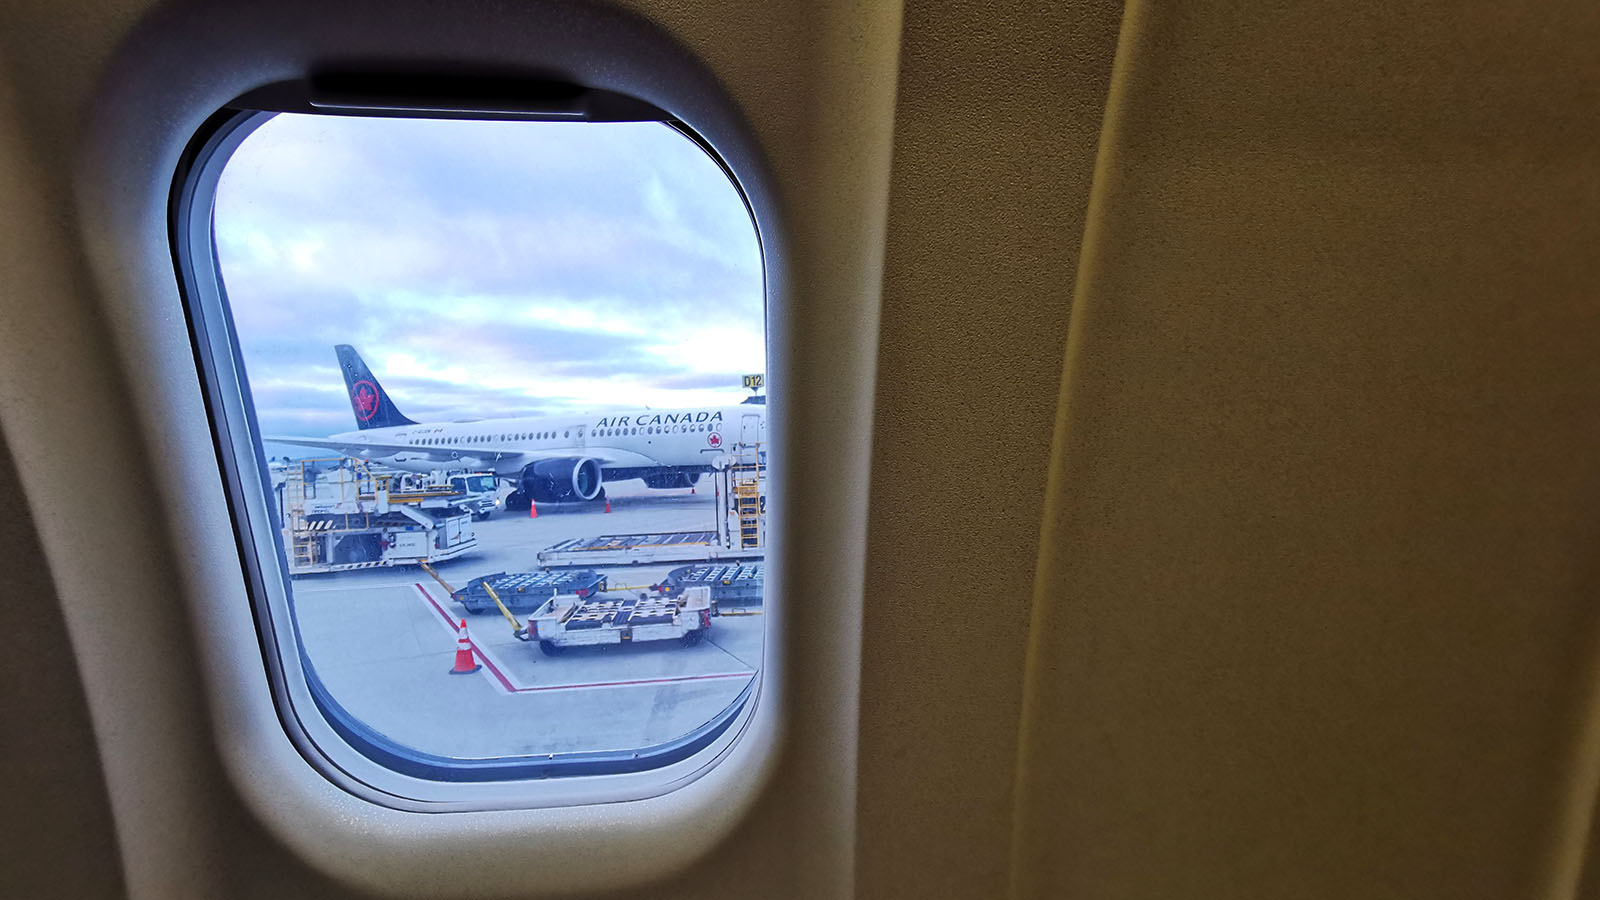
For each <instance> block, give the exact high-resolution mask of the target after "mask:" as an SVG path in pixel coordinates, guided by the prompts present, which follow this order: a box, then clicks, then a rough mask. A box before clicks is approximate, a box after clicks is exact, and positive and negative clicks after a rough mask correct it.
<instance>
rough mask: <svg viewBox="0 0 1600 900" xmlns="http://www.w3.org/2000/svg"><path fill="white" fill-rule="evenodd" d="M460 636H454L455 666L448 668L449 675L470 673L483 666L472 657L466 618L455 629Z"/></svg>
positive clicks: (470, 639)
mask: <svg viewBox="0 0 1600 900" xmlns="http://www.w3.org/2000/svg"><path fill="white" fill-rule="evenodd" d="M456 634H458V635H460V637H458V638H456V667H455V668H454V669H451V670H450V674H451V675H471V674H472V673H473V672H476V671H478V670H479V669H481V668H483V666H480V665H478V663H477V662H476V661H475V660H473V658H472V638H470V637H468V636H467V620H466V619H462V620H461V627H460V628H459V629H457V630H456Z"/></svg>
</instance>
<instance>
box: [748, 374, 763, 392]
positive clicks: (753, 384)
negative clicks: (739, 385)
mask: <svg viewBox="0 0 1600 900" xmlns="http://www.w3.org/2000/svg"><path fill="white" fill-rule="evenodd" d="M766 380H767V379H766V377H765V376H763V375H759V374H758V375H746V376H745V377H744V386H745V387H747V388H749V389H750V390H752V391H757V390H760V389H761V386H762V384H763V383H765V382H766Z"/></svg>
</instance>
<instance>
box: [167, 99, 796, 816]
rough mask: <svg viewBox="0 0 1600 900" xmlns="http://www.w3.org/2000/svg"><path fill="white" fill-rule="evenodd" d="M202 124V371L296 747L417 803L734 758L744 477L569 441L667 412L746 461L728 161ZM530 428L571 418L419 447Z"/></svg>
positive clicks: (537, 130) (552, 142) (750, 625)
mask: <svg viewBox="0 0 1600 900" xmlns="http://www.w3.org/2000/svg"><path fill="white" fill-rule="evenodd" d="M216 127H218V128H219V129H220V130H219V132H218V134H219V135H224V136H225V135H228V134H232V135H233V136H232V137H217V138H214V139H213V140H214V141H216V142H218V143H217V145H218V146H225V147H226V148H228V149H225V150H221V151H218V153H217V156H216V158H215V159H213V160H211V161H209V162H208V161H206V160H205V159H204V158H202V160H201V162H199V163H197V166H202V167H203V166H212V167H213V169H212V171H214V172H219V174H218V175H217V176H216V177H215V182H214V183H215V197H214V207H213V206H212V205H211V198H197V199H196V200H195V201H194V202H193V209H194V211H193V212H192V213H190V217H191V219H190V220H191V221H193V222H195V223H202V222H203V223H204V224H205V225H207V226H210V225H211V223H212V221H213V219H214V233H215V243H214V247H215V250H214V252H215V253H216V270H217V271H219V272H220V274H221V277H222V281H223V282H224V283H225V285H226V290H225V292H220V291H215V290H213V291H212V293H207V292H206V289H205V288H204V286H203V284H201V282H200V280H199V279H197V278H194V277H193V276H189V277H187V278H186V287H187V291H186V292H188V293H193V294H194V296H192V297H188V302H189V303H190V304H191V305H192V306H195V307H197V308H199V309H200V310H201V311H202V312H203V313H204V314H203V315H199V316H197V317H196V321H197V322H200V323H202V324H201V325H199V326H197V328H198V329H199V330H201V331H202V334H201V335H200V336H199V337H197V340H198V341H199V342H200V345H201V347H202V348H204V349H203V351H202V353H201V357H202V365H203V372H204V374H205V377H207V378H212V379H216V380H219V381H225V382H226V381H227V379H232V381H231V382H227V383H232V384H236V385H237V386H238V388H237V390H236V391H235V394H234V395H232V396H235V397H239V396H242V397H243V407H242V410H243V411H242V412H230V409H231V408H230V407H227V406H226V405H225V401H224V400H221V399H219V400H215V401H212V402H213V404H214V405H213V419H214V422H215V423H216V426H215V427H217V428H218V434H219V436H220V437H219V440H220V441H221V442H222V443H223V444H224V445H228V446H230V447H232V448H233V449H232V450H231V456H230V457H229V459H230V461H229V462H227V463H226V465H229V466H233V467H234V468H233V469H231V470H230V471H232V472H234V476H233V478H234V481H232V482H230V489H231V490H232V491H233V492H234V493H235V495H236V496H235V502H234V514H235V516H236V517H237V518H238V519H239V520H240V521H241V522H242V523H246V524H243V525H241V527H240V535H241V538H240V539H241V541H243V542H244V543H245V545H246V548H247V550H250V551H253V552H250V553H247V554H246V555H247V556H249V557H250V560H249V563H248V565H249V566H251V567H253V568H251V569H250V571H251V572H252V573H253V574H252V579H253V580H252V584H253V588H252V591H253V593H254V594H255V595H256V602H257V603H258V604H259V605H260V607H261V609H262V610H264V612H265V615H266V617H267V619H268V620H270V622H271V624H272V627H271V628H269V629H265V630H264V631H263V634H265V635H267V638H266V639H267V640H268V641H269V642H272V641H276V645H275V646H273V647H271V648H269V654H270V655H271V656H272V659H273V660H274V661H273V662H272V663H271V668H273V669H274V671H281V672H282V673H283V678H282V679H281V680H282V681H283V684H281V685H277V682H276V681H275V682H274V683H275V685H276V686H275V687H274V690H275V691H277V692H279V694H280V696H279V700H280V703H286V704H289V706H290V707H292V713H291V714H289V715H285V716H283V719H284V720H285V721H286V722H287V723H289V724H287V725H286V727H288V728H290V729H291V730H293V729H294V728H303V729H306V734H307V735H308V736H309V737H308V742H307V744H306V746H312V747H315V748H316V750H317V751H318V752H320V753H323V754H326V755H327V757H328V759H329V760H330V764H329V765H328V766H325V767H324V769H325V770H326V771H335V770H337V772H339V773H341V776H340V777H344V778H349V779H354V780H355V781H357V782H360V783H362V784H365V785H368V786H371V787H373V788H374V790H375V791H377V792H381V793H383V794H385V795H394V796H399V797H418V796H425V797H427V798H429V799H432V798H434V797H436V796H446V797H447V796H449V795H445V794H434V793H430V791H433V790H434V789H433V788H429V787H422V786H418V785H467V784H473V783H479V782H500V781H507V780H514V779H528V780H529V781H528V782H527V783H528V784H537V783H543V781H542V780H544V779H551V778H561V777H563V776H568V775H581V776H592V775H597V774H624V773H629V772H641V771H646V770H650V769H652V768H656V767H659V766H663V765H668V764H672V763H675V762H678V761H680V760H684V759H687V758H689V757H690V756H691V755H693V754H696V753H700V752H701V751H702V750H705V748H708V747H711V746H713V742H715V741H727V740H732V739H733V736H734V735H736V734H738V730H737V729H735V728H733V724H734V723H735V722H736V721H739V720H740V719H739V717H740V716H743V715H746V714H747V713H748V710H747V707H748V706H749V705H750V703H751V698H752V697H754V696H756V695H757V693H758V691H757V687H758V684H759V680H760V673H761V664H762V658H763V646H764V642H765V640H766V637H767V636H766V634H765V631H764V628H765V623H766V621H767V618H766V617H763V616H762V615H761V612H762V610H763V607H764V604H765V602H766V593H765V588H764V579H763V570H764V565H763V560H764V558H765V552H766V548H765V535H766V504H765V485H766V468H765V466H766V463H765V455H764V454H758V453H757V452H755V451H754V449H752V450H751V451H750V452H742V451H736V450H734V449H733V444H732V441H731V440H730V441H729V443H728V446H727V447H723V446H722V445H721V444H713V445H710V446H707V445H706V442H705V441H694V442H690V441H676V442H662V443H661V444H657V445H654V446H653V447H651V446H647V445H643V444H641V445H637V446H633V445H629V449H626V450H624V449H622V448H620V447H617V446H615V445H614V444H607V443H606V442H603V441H594V440H591V441H588V442H587V445H586V442H585V440H584V436H585V435H588V436H591V437H615V436H620V435H627V434H637V433H638V432H639V431H640V430H642V427H641V426H638V425H637V424H635V423H636V422H637V421H638V420H640V419H644V418H647V417H649V418H654V419H655V421H656V422H657V423H659V422H661V421H662V419H664V418H666V417H668V416H669V415H670V416H675V417H678V418H679V419H680V420H681V421H682V422H684V423H687V422H691V421H693V422H697V423H699V422H703V423H706V424H705V425H704V426H700V425H696V426H694V427H693V430H697V431H698V430H702V428H716V429H720V430H722V431H723V432H724V433H725V434H729V435H733V434H738V435H742V436H743V440H745V441H748V442H749V445H750V446H751V447H752V448H755V447H758V446H759V445H760V442H761V441H762V440H764V435H765V408H764V407H760V406H751V405H748V404H742V403H741V401H742V400H743V396H744V394H745V391H744V388H743V387H742V378H743V376H745V375H746V374H747V373H750V372H762V371H764V370H765V368H766V366H765V363H766V344H765V340H766V338H765V326H764V322H765V285H764V281H763V270H762V259H761V247H760V243H759V238H758V236H757V234H756V231H755V228H754V225H753V223H752V220H751V216H750V212H749V210H748V208H747V206H746V202H745V199H744V197H743V195H742V194H741V193H740V191H739V189H738V187H737V186H736V185H735V184H734V182H733V181H732V180H731V179H730V178H729V176H728V175H727V173H726V171H725V170H724V168H723V167H722V166H721V164H720V163H719V162H718V161H717V160H716V159H715V158H714V157H712V156H711V155H710V154H709V153H708V152H707V151H706V150H705V149H703V148H702V146H701V144H700V143H698V142H697V141H695V140H692V139H691V138H690V137H688V136H687V135H686V134H685V133H683V132H682V131H681V130H679V129H678V128H677V127H674V126H669V125H666V124H663V123H660V122H603V123H602V122H559V121H474V120H459V119H458V120H431V119H426V118H379V117H370V118H369V117H362V116H347V115H341V116H323V115H313V114H304V113H279V114H270V115H269V114H264V113H249V114H241V116H239V117H238V118H236V119H234V120H232V121H231V122H229V123H227V124H223V125H220V126H216ZM230 129H232V131H230ZM213 209H214V212H210V213H209V214H208V213H207V211H208V210H213ZM193 227H195V228H200V227H201V225H198V224H197V225H195V226H193ZM197 233H198V232H197ZM207 236H209V233H208V235H207ZM194 246H197V247H201V248H202V249H201V250H199V251H193V252H195V253H197V254H198V253H203V252H208V251H207V250H206V249H205V248H207V247H209V246H211V245H210V243H209V241H205V242H199V241H196V242H194ZM184 252H185V251H183V250H180V266H183V267H184V268H185V269H186V270H190V269H191V268H192V269H193V270H194V271H207V270H208V266H209V265H210V263H209V262H205V261H201V260H196V259H192V258H191V259H185V257H184V256H183V254H184ZM707 341H710V342H713V344H714V347H715V352H704V349H703V347H704V345H705V342H707ZM219 342H220V343H219ZM230 345H231V347H232V349H231V350H227V349H224V350H223V351H221V352H217V351H214V350H212V349H209V348H211V347H222V348H228V347H229V346H230ZM208 393H209V392H208ZM215 393H216V394H217V396H219V397H222V396H225V395H227V393H226V392H225V391H218V392H215ZM226 402H233V403H235V404H236V405H237V404H238V403H239V401H238V400H237V399H235V400H232V401H226ZM668 411H670V412H668ZM230 417H234V418H230ZM540 418H550V419H556V420H566V421H567V422H568V423H579V422H581V423H582V425H581V426H580V425H570V424H569V425H566V426H563V427H562V428H561V429H556V428H555V427H554V426H553V425H551V426H547V427H544V428H536V429H535V430H534V431H520V430H519V431H509V430H508V431H506V432H503V433H502V432H497V433H492V434H491V433H480V434H476V435H470V436H454V437H448V438H446V437H440V436H435V437H421V436H416V435H415V434H414V432H415V429H416V426H417V425H418V424H419V423H420V424H422V425H423V426H425V429H426V430H433V427H434V425H435V423H437V424H439V425H443V424H444V423H450V422H460V421H469V420H478V419H482V420H495V419H506V420H510V419H520V420H537V419H540ZM630 420H632V422H630ZM522 424H523V423H511V422H507V423H506V424H505V425H504V426H502V427H508V428H516V427H518V426H519V425H522ZM489 427H494V424H490V426H489ZM523 427H525V425H523ZM407 429H411V430H412V435H409V436H408V435H407V434H406V431H407ZM671 430H672V432H675V433H676V432H688V431H690V430H691V426H689V425H687V424H675V425H673V426H671ZM665 431H666V428H665V427H663V426H661V425H659V424H654V425H652V426H651V427H649V433H651V434H655V433H662V432H665ZM241 435H242V437H239V436H241ZM433 448H441V449H433ZM267 457H271V458H273V459H274V460H277V459H279V458H280V457H282V458H287V460H288V463H287V464H286V465H279V464H276V463H275V464H274V466H273V467H272V468H271V470H270V471H269V470H268V469H266V468H261V467H258V466H257V465H256V462H255V460H257V459H262V458H267ZM402 478H405V479H410V480H409V481H407V482H405V483H407V484H414V485H417V486H420V487H421V488H422V489H420V490H417V489H413V490H411V491H408V492H406V493H404V494H401V493H398V492H396V493H389V491H388V486H389V485H391V484H393V485H399V484H401V483H402V481H401V479H402ZM250 479H255V481H253V482H252V481H250ZM247 484H255V485H256V488H254V489H251V490H246V489H245V487H244V486H245V485H247ZM697 486H698V487H699V490H693V489H694V488H695V487H697ZM252 497H255V498H258V499H255V500H251V499H250V498H252ZM261 498H264V499H261ZM749 498H759V500H760V502H754V501H751V500H750V499H749ZM618 535H623V536H629V537H625V538H618V537H617V536H618ZM340 747H344V748H347V749H339V748H340ZM341 753H353V754H355V756H350V757H348V758H347V757H345V756H340V755H339V754H341ZM357 757H359V758H360V759H359V760H357ZM384 772H389V773H397V774H396V777H397V778H398V779H400V780H396V781H394V782H389V781H385V780H384V779H385V778H387V777H389V776H387V775H384V774H383V773H384ZM330 777H333V776H331V775H330ZM440 789H441V790H442V789H443V788H440Z"/></svg>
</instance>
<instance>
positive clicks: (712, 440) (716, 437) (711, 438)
mask: <svg viewBox="0 0 1600 900" xmlns="http://www.w3.org/2000/svg"><path fill="white" fill-rule="evenodd" d="M706 443H708V444H710V445H711V446H713V447H721V446H722V435H720V434H717V433H716V432H715V431H713V432H711V433H710V434H708V435H706Z"/></svg>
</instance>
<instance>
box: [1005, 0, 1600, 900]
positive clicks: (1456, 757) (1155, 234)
mask: <svg viewBox="0 0 1600 900" xmlns="http://www.w3.org/2000/svg"><path fill="white" fill-rule="evenodd" d="M1596 47H1600V7H1596V6H1595V5H1594V4H1586V3H1558V4H1552V5H1546V6H1543V7H1541V8H1540V9H1539V10H1538V11H1537V12H1536V13H1534V12H1532V11H1531V10H1529V9H1527V8H1518V7H1515V6H1507V5H1504V4H1498V3H1467V4H1462V3H1442V2H1441V3H1433V2H1426V3H1412V4H1405V5H1394V4H1387V3H1379V2H1362V3H1353V4H1352V3H1339V4H1321V5H1318V4H1311V5H1307V4H1290V5H1278V6H1273V5H1241V4H1238V3H1232V2H1226V0H1221V2H1211V0H1201V2H1185V3H1175V4H1158V3H1142V2H1136V3H1134V4H1132V5H1131V6H1130V9H1129V12H1128V14H1127V17H1126V19H1125V24H1124V35H1123V40H1122V43H1121V46H1120V49H1119V54H1118V61H1117V67H1116V70H1115V74H1114V76H1113V83H1112V93H1111V99H1110V101H1109V113H1108V117H1107V124H1106V131H1107V134H1106V141H1105V143H1104V145H1103V151H1102V158H1101V168H1100V172H1099V173H1098V175H1097V178H1098V181H1097V184H1096V187H1095V196H1094V200H1093V201H1092V206H1091V209H1090V224H1089V231H1088V234H1089V237H1088V239H1087V242H1086V243H1087V245H1086V251H1085V256H1084V261H1083V265H1082V268H1081V270H1080V272H1079V275H1078V294H1077V298H1076V301H1075V305H1074V310H1073V322H1072V337H1071V340H1070V342H1069V350H1068V356H1067V365H1066V379H1065V384H1066V391H1065V395H1064V404H1065V412H1064V416H1063V419H1062V429H1061V431H1060V432H1059V433H1058V435H1057V440H1058V441H1059V442H1060V446H1059V448H1058V455H1057V457H1056V460H1055V466H1054V471H1053V473H1052V487H1051V492H1050V496H1049V499H1048V504H1049V505H1048V508H1047V530H1046V532H1045V539H1044V542H1043V546H1044V556H1043V558H1042V563H1041V571H1040V575H1039V584H1038V590H1037V592H1036V595H1035V601H1036V612H1037V614H1036V617H1035V619H1034V622H1033V627H1032V640H1033V641H1034V650H1033V653H1032V654H1031V656H1030V660H1029V668H1028V676H1029V677H1028V685H1027V693H1026V696H1025V702H1024V721H1023V729H1024V731H1023V734H1024V739H1023V762H1022V778H1021V781H1020V785H1021V787H1020V790H1019V794H1018V797H1019V804H1020V806H1019V831H1018V834H1019V841H1018V847H1017V850H1018V852H1017V856H1016V858H1015V865H1014V867H1013V874H1014V876H1015V878H1016V886H1017V896H1018V897H1022V898H1035V897H1037V898H1045V897H1064V896H1065V897H1098V898H1133V897H1140V898H1146V897H1148V898H1155V897H1176V896H1184V897H1285V896H1294V897H1300V898H1324V897H1326V898H1333V897H1354V896H1361V897H1397V898H1398V897H1405V898H1417V897H1441V898H1442V897H1485V898H1490V897H1493V898H1510V897H1573V896H1577V894H1576V888H1577V877H1578V872H1579V870H1580V867H1581V861H1582V856H1581V852H1582V845H1583V844H1584V843H1585V841H1586V834H1587V832H1588V829H1589V827H1590V820H1591V818H1592V808H1593V803H1594V799H1595V798H1594V788H1595V767H1596V766H1597V765H1600V748H1597V746H1596V744H1595V741H1594V725H1595V721H1596V719H1595V714H1596V708H1595V691H1596V687H1597V680H1596V673H1597V660H1600V656H1597V653H1600V630H1597V629H1600V608H1597V607H1596V605H1595V590H1594V576H1595V565H1594V559H1595V547H1596V546H1597V541H1600V518H1597V516H1596V510H1597V509H1600V455H1597V454H1596V453H1595V448H1596V447H1597V446H1600V443H1597V442H1600V354H1597V353H1596V352H1595V348H1596V347H1600V304H1597V302H1596V301H1597V298H1600V254H1597V253H1596V252H1595V250H1596V248H1597V247H1600V155H1597V154H1596V152H1595V147H1597V146H1600V54H1596V52H1595V49H1596Z"/></svg>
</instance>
